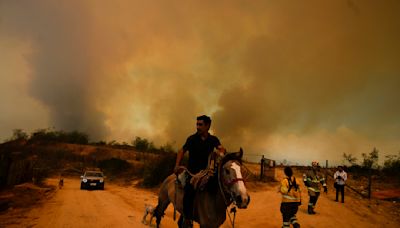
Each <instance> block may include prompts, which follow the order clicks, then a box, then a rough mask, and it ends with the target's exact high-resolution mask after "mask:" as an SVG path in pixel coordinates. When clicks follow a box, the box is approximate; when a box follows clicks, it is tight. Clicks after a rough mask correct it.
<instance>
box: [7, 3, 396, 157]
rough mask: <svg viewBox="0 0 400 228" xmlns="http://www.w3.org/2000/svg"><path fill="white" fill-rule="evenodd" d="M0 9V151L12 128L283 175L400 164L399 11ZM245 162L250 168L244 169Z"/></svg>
mask: <svg viewBox="0 0 400 228" xmlns="http://www.w3.org/2000/svg"><path fill="white" fill-rule="evenodd" d="M104 2H105V1H102V3H101V4H100V3H99V2H98V1H94V0H92V1H78V0H72V1H51V0H38V1H28V0H26V1H11V0H1V1H0V77H1V82H2V83H1V84H0V91H1V96H0V103H1V104H2V105H1V107H0V113H1V114H0V139H1V140H4V139H7V138H9V137H10V136H11V134H12V130H13V129H17V128H21V129H25V130H26V131H27V132H31V131H33V130H35V129H39V128H48V127H55V128H56V129H62V130H80V131H85V132H88V133H89V135H90V136H91V138H92V139H93V140H98V139H105V140H107V141H110V140H113V139H115V140H118V141H127V142H130V141H131V140H132V139H133V138H134V137H135V136H141V137H146V138H149V139H151V140H153V141H154V142H155V143H156V144H157V145H161V144H164V143H166V142H171V143H174V145H175V146H176V147H180V146H181V145H182V144H183V143H184V140H185V139H186V137H187V136H188V135H189V134H191V133H193V132H194V130H195V117H196V116H197V115H201V114H208V115H210V116H211V117H212V118H213V125H212V131H213V133H215V134H216V135H217V136H219V137H220V139H221V141H222V143H223V144H224V145H225V146H226V147H227V148H228V150H230V151H233V150H237V149H238V147H239V146H242V147H243V148H244V150H245V153H247V154H265V155H266V156H267V157H272V158H274V159H278V160H280V159H287V160H289V161H292V162H293V163H295V162H299V163H308V162H309V161H310V160H319V161H321V162H322V161H324V160H326V159H329V160H331V161H333V163H339V162H340V161H341V159H342V157H341V155H342V154H343V153H353V154H355V155H359V154H361V153H364V152H366V153H368V152H370V151H371V150H372V148H373V147H377V148H378V150H380V151H381V161H383V159H384V155H385V154H397V153H398V151H399V150H400V140H399V138H400V119H399V116H400V105H399V104H398V103H399V102H398V100H399V98H400V89H399V87H400V43H399V40H400V15H399V14H398V12H400V2H399V1H397V0H385V1H375V0H329V1H319V0H310V1H296V2H293V1H131V0H116V1H108V3H104ZM249 158H250V157H249Z"/></svg>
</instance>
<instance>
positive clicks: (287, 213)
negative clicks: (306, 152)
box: [279, 167, 301, 228]
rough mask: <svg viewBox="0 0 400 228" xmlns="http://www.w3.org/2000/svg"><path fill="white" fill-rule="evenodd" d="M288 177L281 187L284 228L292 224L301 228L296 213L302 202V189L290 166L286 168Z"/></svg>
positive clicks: (295, 227) (288, 227) (296, 227)
mask: <svg viewBox="0 0 400 228" xmlns="http://www.w3.org/2000/svg"><path fill="white" fill-rule="evenodd" d="M284 172H285V175H286V178H285V179H283V180H282V181H281V187H280V189H279V191H280V193H281V194H282V203H281V213H282V218H283V226H282V228H290V224H292V225H293V227H294V228H299V227H300V224H299V223H298V222H297V218H296V213H297V210H298V208H299V205H300V204H301V191H300V186H299V183H298V182H297V180H296V178H295V177H294V176H293V171H292V169H291V168H290V167H285V169H284Z"/></svg>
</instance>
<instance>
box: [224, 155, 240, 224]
mask: <svg viewBox="0 0 400 228" xmlns="http://www.w3.org/2000/svg"><path fill="white" fill-rule="evenodd" d="M227 162H229V161H227ZM227 162H224V163H222V162H221V163H220V164H218V186H219V190H220V192H221V195H222V198H223V199H224V203H225V206H226V212H227V214H228V216H229V221H230V222H231V225H232V227H233V228H234V227H235V217H236V199H235V197H234V195H233V192H231V191H229V192H227V191H225V190H224V188H223V186H222V183H221V182H223V184H224V186H225V187H226V186H231V185H233V184H235V183H237V182H239V181H243V183H245V180H244V179H243V178H233V179H231V180H226V179H225V178H223V177H224V176H221V173H222V172H223V168H224V165H225V164H226V163H227ZM225 194H228V195H229V200H227V197H226V195H225ZM232 202H233V204H234V205H235V206H234V207H233V208H231V210H230V212H232V213H233V219H232V218H231V216H230V214H229V212H228V207H229V205H231V204H232Z"/></svg>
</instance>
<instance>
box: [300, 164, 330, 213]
mask: <svg viewBox="0 0 400 228" xmlns="http://www.w3.org/2000/svg"><path fill="white" fill-rule="evenodd" d="M311 165H312V167H311V170H309V171H308V172H307V173H305V174H304V184H305V185H306V186H307V189H308V195H309V196H310V201H309V202H308V214H310V215H313V214H315V211H314V208H315V205H316V204H317V200H318V197H319V195H320V185H321V184H322V186H323V188H324V192H325V193H327V192H328V187H327V186H326V183H325V178H324V175H322V173H321V172H320V167H319V164H318V162H316V161H313V162H312V163H311Z"/></svg>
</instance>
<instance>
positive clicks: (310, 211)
mask: <svg viewBox="0 0 400 228" xmlns="http://www.w3.org/2000/svg"><path fill="white" fill-rule="evenodd" d="M308 214H310V215H313V214H315V211H314V208H313V207H312V206H310V205H308Z"/></svg>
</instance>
